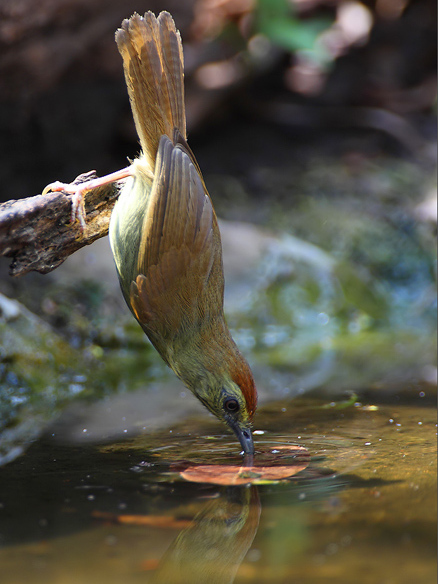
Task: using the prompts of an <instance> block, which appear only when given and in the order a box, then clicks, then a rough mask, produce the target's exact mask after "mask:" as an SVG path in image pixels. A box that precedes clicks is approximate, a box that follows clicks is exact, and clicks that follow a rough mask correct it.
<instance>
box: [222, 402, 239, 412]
mask: <svg viewBox="0 0 438 584" xmlns="http://www.w3.org/2000/svg"><path fill="white" fill-rule="evenodd" d="M239 408H240V406H239V402H238V401H237V399H234V398H229V399H226V400H225V401H224V409H225V411H227V412H230V414H235V413H236V412H238V411H239Z"/></svg>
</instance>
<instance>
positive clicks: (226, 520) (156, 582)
mask: <svg viewBox="0 0 438 584" xmlns="http://www.w3.org/2000/svg"><path fill="white" fill-rule="evenodd" d="M260 512H261V505H260V499H259V496H258V492H257V487H255V486H251V487H227V488H224V489H223V490H222V491H221V494H220V496H219V497H218V498H216V499H214V500H212V501H209V502H208V503H207V505H206V506H205V507H204V508H203V509H202V511H200V512H199V513H198V514H197V515H196V516H195V518H194V520H193V525H190V527H187V528H186V529H184V530H183V531H182V532H181V533H180V534H179V535H178V537H177V538H176V539H175V540H174V542H173V543H172V545H171V546H170V548H169V549H168V550H167V552H166V553H165V555H164V556H163V558H162V559H161V561H160V564H159V566H158V568H157V570H156V572H155V574H154V576H153V578H152V580H151V582H152V583H153V584H187V583H188V582H190V583H191V584H206V583H208V584H231V583H232V582H233V581H234V578H235V575H236V572H237V570H238V568H239V566H240V564H241V562H242V561H243V559H244V557H245V555H246V553H247V552H248V550H249V548H250V547H251V544H252V542H253V540H254V537H255V535H256V533H257V528H258V525H259V519H260Z"/></svg>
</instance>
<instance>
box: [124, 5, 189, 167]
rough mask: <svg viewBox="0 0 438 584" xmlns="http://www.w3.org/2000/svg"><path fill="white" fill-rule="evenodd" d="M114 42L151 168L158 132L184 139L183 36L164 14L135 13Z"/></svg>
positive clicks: (168, 16)
mask: <svg viewBox="0 0 438 584" xmlns="http://www.w3.org/2000/svg"><path fill="white" fill-rule="evenodd" d="M116 42H117V46H118V48H119V51H120V54H121V55H122V57H123V68H124V71H125V78H126V84H127V86H128V93H129V99H130V101H131V108H132V112H133V115H134V121H135V126H136V129H137V133H138V136H139V138H140V144H141V148H142V150H143V153H144V155H145V156H146V157H147V159H148V162H149V164H150V168H151V170H152V171H153V169H154V167H155V159H156V155H157V151H158V144H159V142H160V138H161V136H163V135H164V134H166V135H167V136H168V137H169V138H170V139H171V140H173V139H174V134H175V132H174V130H175V128H176V129H177V130H178V133H179V134H180V135H181V136H182V137H183V138H184V140H185V139H186V116H185V107H184V61H183V51H182V44H181V37H180V34H179V32H178V30H177V29H176V28H175V23H174V21H173V19H172V17H171V16H170V14H169V13H168V12H161V14H160V15H159V16H158V18H156V17H155V15H154V14H153V13H152V12H146V14H145V15H144V17H142V16H140V15H138V14H136V13H135V14H134V15H133V16H131V18H129V19H126V20H124V21H123V22H122V26H121V28H119V29H118V30H117V32H116Z"/></svg>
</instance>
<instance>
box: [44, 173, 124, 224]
mask: <svg viewBox="0 0 438 584" xmlns="http://www.w3.org/2000/svg"><path fill="white" fill-rule="evenodd" d="M92 172H93V171H92ZM131 174H132V169H131V167H130V166H127V167H126V168H122V169H121V170H117V171H116V172H112V173H111V174H107V175H106V176H101V177H97V178H93V179H90V180H87V181H85V182H82V183H79V184H77V183H75V182H72V183H63V182H60V181H59V180H57V181H55V182H52V183H50V184H48V185H47V186H46V187H45V188H44V189H43V192H42V194H43V195H46V194H47V193H50V192H62V193H66V194H67V195H71V222H72V223H74V221H75V219H76V218H77V219H78V220H79V224H80V226H81V230H82V231H83V230H84V229H85V206H84V195H85V193H88V191H92V190H93V189H97V188H98V187H103V186H105V185H108V184H111V183H113V182H116V181H118V180H122V179H124V178H128V177H129V176H131Z"/></svg>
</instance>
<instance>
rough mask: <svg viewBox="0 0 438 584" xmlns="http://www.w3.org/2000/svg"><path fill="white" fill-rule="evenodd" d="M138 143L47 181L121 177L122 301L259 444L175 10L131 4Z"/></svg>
mask: <svg viewBox="0 0 438 584" xmlns="http://www.w3.org/2000/svg"><path fill="white" fill-rule="evenodd" d="M115 40H116V43H117V47H118V49H119V52H120V54H121V56H122V59H123V69H124V75H125V81H126V85H127V88H128V95H129V100H130V104H131V109H132V113H133V117H134V123H135V127H136V131H137V134H138V137H139V142H140V147H141V151H140V153H139V155H138V157H137V158H135V159H134V160H133V161H131V163H130V165H129V166H127V167H126V168H124V169H122V170H119V171H116V172H115V173H112V174H110V175H107V176H106V177H100V178H97V179H94V180H90V181H88V182H85V183H83V184H81V185H75V184H70V185H68V184H65V183H60V182H58V181H56V182H55V183H51V184H50V185H48V186H47V187H46V189H45V192H48V191H54V190H57V191H63V192H66V193H68V194H71V195H72V213H73V215H77V216H78V218H79V221H80V223H81V225H82V226H83V225H84V224H85V223H84V222H85V215H84V207H83V196H84V194H85V193H86V192H87V191H89V190H91V189H93V188H95V187H97V186H101V185H102V184H107V183H109V182H114V181H120V182H118V183H117V184H118V185H121V186H120V194H119V197H118V200H117V202H116V204H115V207H114V209H113V212H112V215H111V219H110V227H109V239H110V244H111V249H112V253H113V256H114V260H115V265H116V270H117V274H118V278H119V281H120V286H121V290H122V293H123V296H124V298H125V301H126V303H127V305H128V307H129V308H130V310H131V312H132V314H133V315H134V317H135V318H136V320H137V321H138V323H139V324H140V326H141V327H142V329H143V331H144V332H145V333H146V335H147V337H148V338H149V340H150V341H151V343H152V345H153V346H154V347H155V349H156V350H157V351H158V353H159V354H160V356H161V357H162V359H163V361H164V362H165V363H166V364H167V365H168V366H169V367H170V368H171V369H172V370H173V371H174V373H175V374H176V376H177V377H178V378H179V379H180V380H181V381H182V382H183V383H184V384H185V385H186V387H187V388H189V389H190V390H191V392H192V393H193V394H194V395H195V396H196V397H197V398H198V399H199V400H200V401H201V403H202V404H203V405H204V406H205V407H206V408H207V409H208V410H209V411H210V412H211V413H213V414H214V415H215V416H216V417H217V418H219V420H221V421H223V422H225V424H226V425H227V426H228V428H229V429H231V430H232V432H234V434H235V435H236V437H237V439H238V440H239V442H240V445H241V447H242V450H243V454H244V455H245V456H252V455H253V454H254V443H253V438H252V432H251V428H252V421H253V417H254V413H255V410H256V407H257V390H256V387H255V382H254V377H253V374H252V372H251V369H250V367H249V365H248V363H247V361H246V359H245V358H244V356H243V355H242V353H241V352H240V350H239V349H238V347H237V345H236V343H235V342H234V340H233V338H232V336H231V333H230V330H229V328H228V326H227V323H226V320H225V316H224V285H225V283H224V273H223V262H222V244H221V236H220V231H219V226H218V221H217V217H216V213H215V211H214V208H213V203H212V200H211V198H210V195H209V193H208V191H207V187H206V185H205V182H204V178H203V176H202V173H201V170H200V168H199V165H198V163H197V161H196V158H195V156H194V154H193V152H192V150H191V149H190V147H189V145H188V143H187V130H186V115H185V102H184V60H183V48H182V41H181V36H180V33H179V31H178V30H177V28H176V26H175V23H174V21H173V18H172V16H171V15H170V14H169V13H168V12H166V11H163V12H161V13H160V14H159V15H158V17H156V16H155V15H154V14H153V13H152V12H146V13H145V14H144V16H140V15H139V14H137V13H134V14H133V15H132V16H131V17H130V18H129V19H125V20H124V21H123V22H122V24H121V27H120V28H119V29H118V30H117V31H116V35H115Z"/></svg>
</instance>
